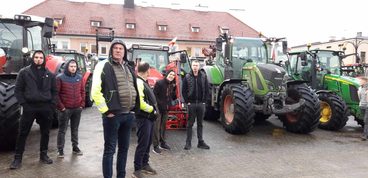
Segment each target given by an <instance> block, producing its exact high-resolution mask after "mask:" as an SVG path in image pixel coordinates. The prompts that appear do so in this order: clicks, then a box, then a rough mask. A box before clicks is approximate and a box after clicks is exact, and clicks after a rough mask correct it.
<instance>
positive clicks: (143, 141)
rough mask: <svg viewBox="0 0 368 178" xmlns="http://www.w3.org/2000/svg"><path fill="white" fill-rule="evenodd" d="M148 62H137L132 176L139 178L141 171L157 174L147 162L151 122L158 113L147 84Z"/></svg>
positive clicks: (153, 95) (153, 97)
mask: <svg viewBox="0 0 368 178" xmlns="http://www.w3.org/2000/svg"><path fill="white" fill-rule="evenodd" d="M149 68H150V66H149V64H148V63H146V62H140V63H139V64H138V79H137V86H138V93H139V99H140V102H139V103H140V105H139V111H138V112H137V113H136V118H137V119H136V122H137V136H138V145H137V148H136V150H135V155H134V173H133V175H132V177H135V178H141V177H143V174H142V173H147V174H151V175H153V174H157V172H156V170H154V169H153V168H152V167H151V166H150V165H149V164H148V162H149V152H150V147H151V144H152V134H153V123H154V121H155V120H156V119H157V116H158V115H159V113H160V112H159V110H158V106H157V101H156V97H155V94H154V93H153V91H152V89H151V88H150V86H149V85H148V82H147V77H148V76H149V74H150V71H149Z"/></svg>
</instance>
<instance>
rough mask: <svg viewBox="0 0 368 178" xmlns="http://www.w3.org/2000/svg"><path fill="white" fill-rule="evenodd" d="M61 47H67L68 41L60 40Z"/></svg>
mask: <svg viewBox="0 0 368 178" xmlns="http://www.w3.org/2000/svg"><path fill="white" fill-rule="evenodd" d="M61 46H62V47H61V48H62V49H69V43H68V42H67V41H63V42H61Z"/></svg>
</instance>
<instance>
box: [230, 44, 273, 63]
mask: <svg viewBox="0 0 368 178" xmlns="http://www.w3.org/2000/svg"><path fill="white" fill-rule="evenodd" d="M232 58H233V61H236V60H241V61H243V63H244V62H247V61H250V60H251V61H253V62H256V63H267V54H266V48H265V46H264V45H263V42H262V41H260V40H254V39H246V38H236V39H235V40H234V43H233V48H232Z"/></svg>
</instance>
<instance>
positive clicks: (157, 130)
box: [152, 113, 168, 147]
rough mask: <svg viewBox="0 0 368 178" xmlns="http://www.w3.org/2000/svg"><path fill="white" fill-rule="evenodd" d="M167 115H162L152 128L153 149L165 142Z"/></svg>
mask: <svg viewBox="0 0 368 178" xmlns="http://www.w3.org/2000/svg"><path fill="white" fill-rule="evenodd" d="M167 117H168V115H167V113H163V114H162V115H160V117H159V118H157V120H156V121H155V123H154V126H153V140H152V144H153V146H154V147H157V146H159V145H160V143H166V142H165V132H166V121H167Z"/></svg>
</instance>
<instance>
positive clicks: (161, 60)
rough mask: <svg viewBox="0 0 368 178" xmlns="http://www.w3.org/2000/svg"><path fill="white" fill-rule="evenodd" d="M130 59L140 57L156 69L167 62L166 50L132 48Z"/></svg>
mask: <svg viewBox="0 0 368 178" xmlns="http://www.w3.org/2000/svg"><path fill="white" fill-rule="evenodd" d="M132 57H133V58H132V60H135V59H137V58H141V60H142V61H144V62H147V63H148V64H149V65H150V66H151V67H154V68H156V69H158V70H159V69H160V67H161V68H162V65H164V66H166V65H167V64H168V61H169V59H168V55H167V52H166V51H153V50H143V49H142V50H141V49H139V50H134V52H133V56H132Z"/></svg>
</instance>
